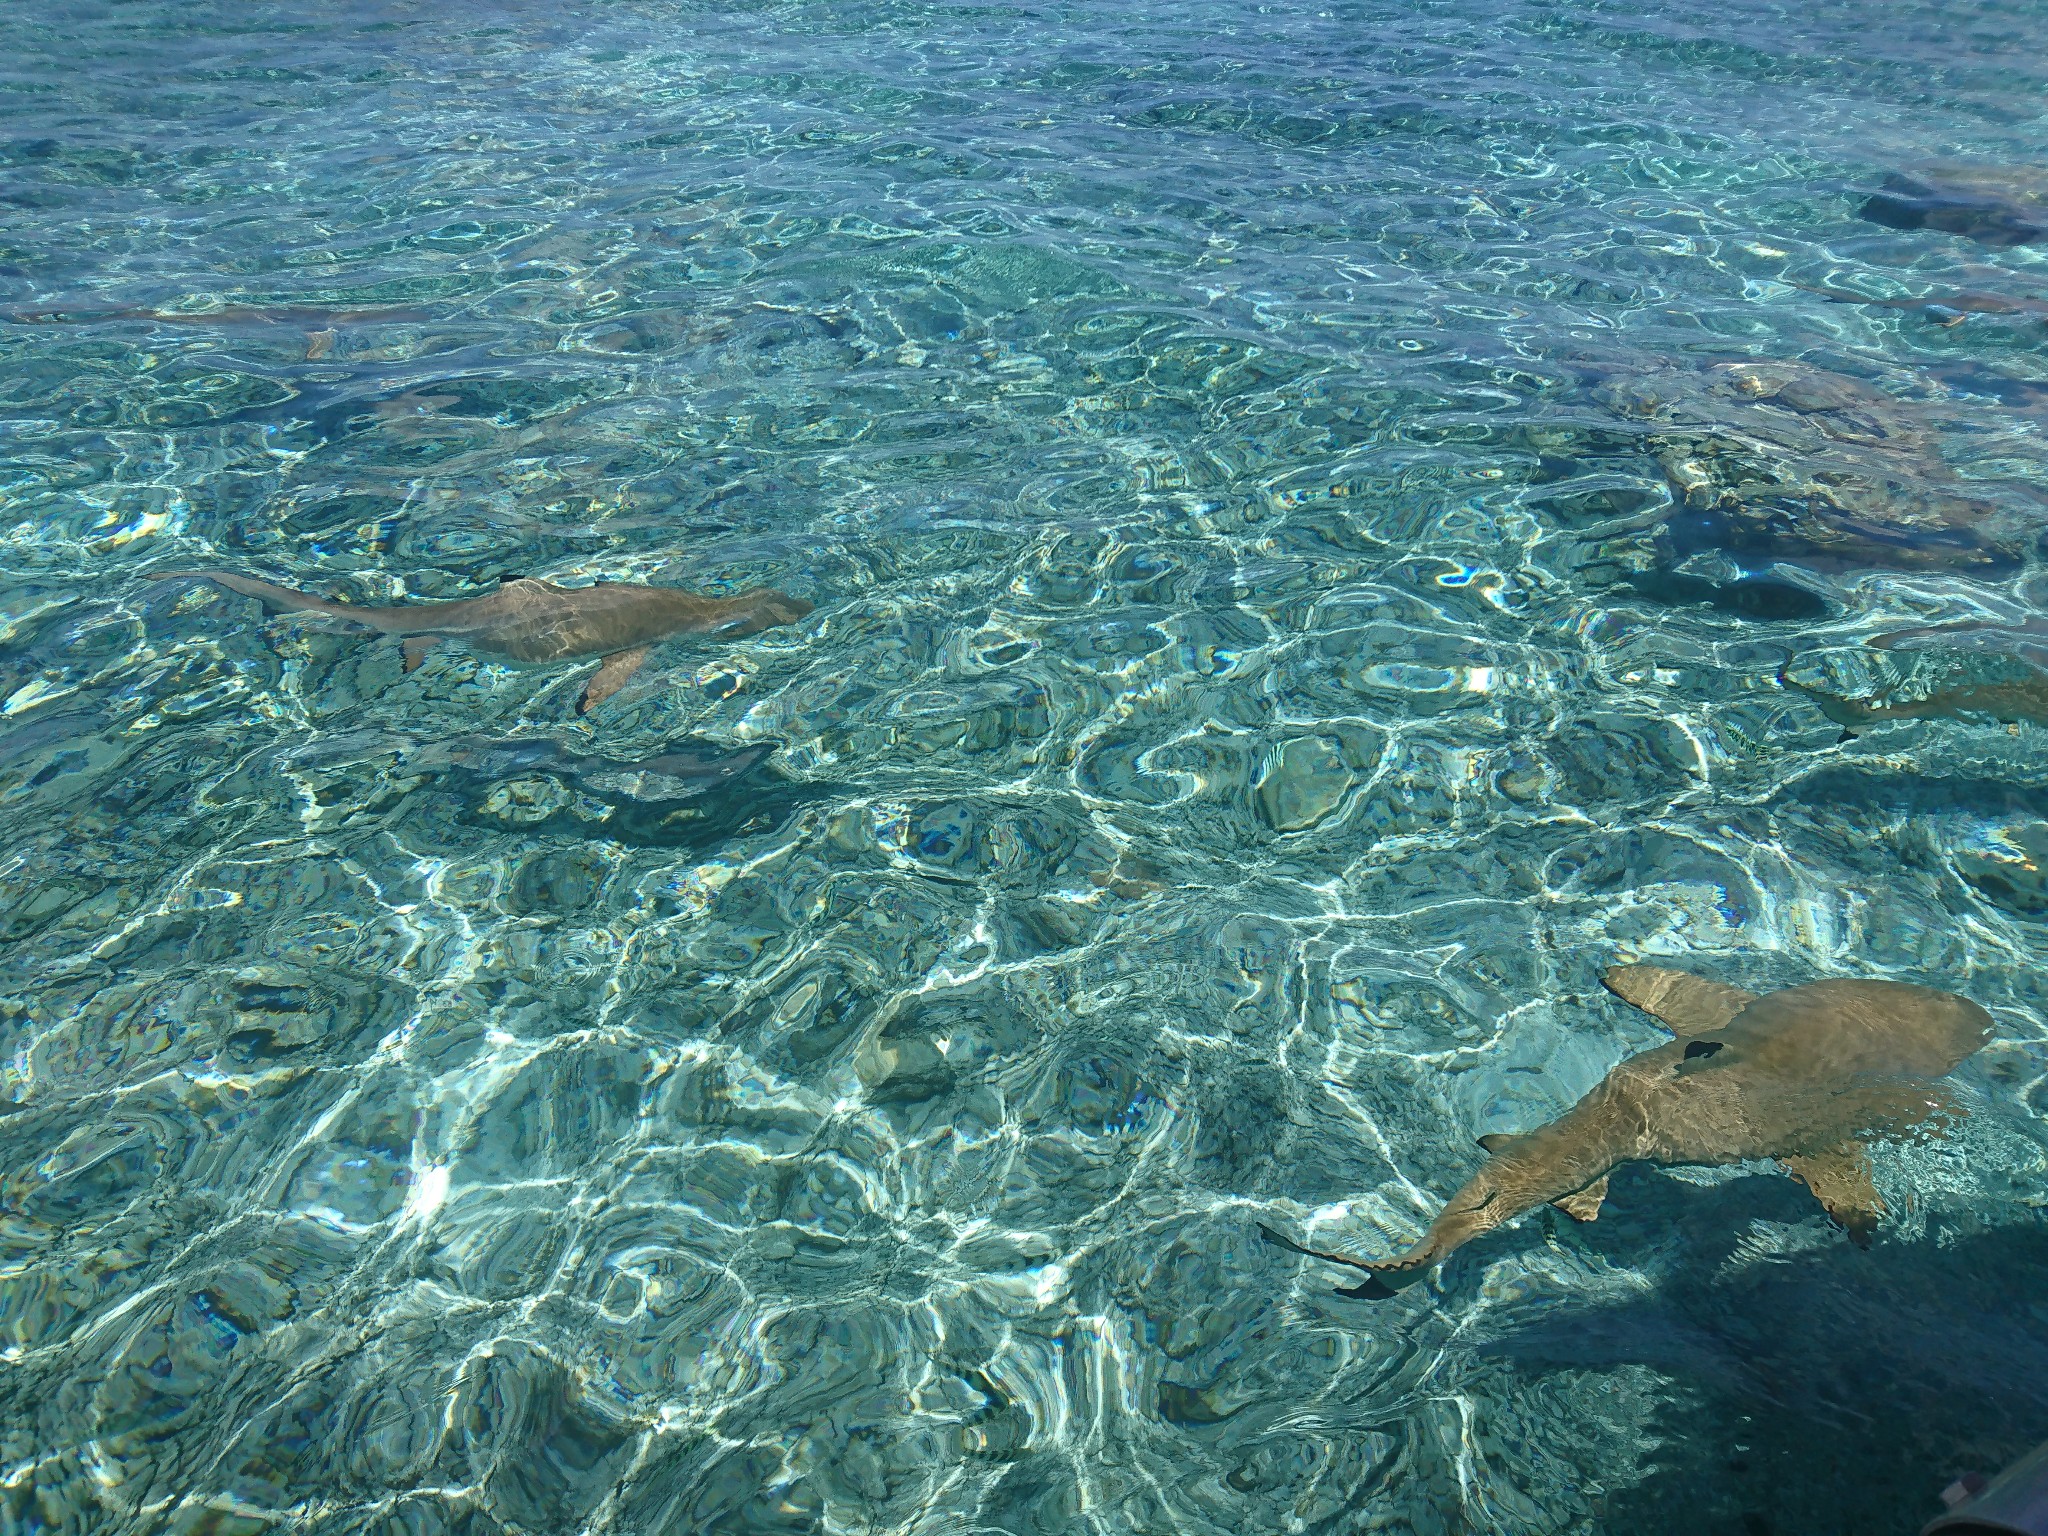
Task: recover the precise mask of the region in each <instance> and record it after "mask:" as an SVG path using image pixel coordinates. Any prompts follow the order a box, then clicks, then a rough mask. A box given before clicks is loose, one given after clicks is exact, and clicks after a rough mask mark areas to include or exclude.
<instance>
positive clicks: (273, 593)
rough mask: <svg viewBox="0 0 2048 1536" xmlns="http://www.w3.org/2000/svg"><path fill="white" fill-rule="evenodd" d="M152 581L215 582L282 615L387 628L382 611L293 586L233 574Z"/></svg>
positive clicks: (161, 575) (162, 576) (162, 574)
mask: <svg viewBox="0 0 2048 1536" xmlns="http://www.w3.org/2000/svg"><path fill="white" fill-rule="evenodd" d="M149 579H150V580H151V581H211V582H215V583H218V584H219V585H220V586H223V587H226V588H227V589H228V590H229V591H230V592H239V593H241V594H242V595H243V596H244V597H253V598H255V599H256V600H257V601H258V602H260V603H262V604H263V605H264V606H265V607H267V608H270V609H272V610H275V611H277V612H282V613H324V614H327V615H330V616H331V617H333V618H337V619H348V620H350V621H352V622H354V623H357V624H367V625H369V626H370V627H371V628H373V629H382V628H384V627H385V626H384V625H383V624H381V623H379V622H378V617H377V616H378V615H379V614H380V613H381V612H382V610H380V609H376V608H363V607H360V606H358V605H356V604H352V603H337V602H335V601H334V600H333V599H332V598H326V597H315V596H313V594H312V593H310V592H300V591H297V590H295V589H294V588H291V587H281V586H279V585H278V584H277V583H276V582H274V581H259V580H257V579H256V578H255V577H254V576H237V575H235V573H234V572H232V571H152V572H150V573H149Z"/></svg>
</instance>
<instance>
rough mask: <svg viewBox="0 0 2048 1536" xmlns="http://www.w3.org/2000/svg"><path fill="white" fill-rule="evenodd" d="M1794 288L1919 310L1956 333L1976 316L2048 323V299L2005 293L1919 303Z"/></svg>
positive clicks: (1971, 292)
mask: <svg viewBox="0 0 2048 1536" xmlns="http://www.w3.org/2000/svg"><path fill="white" fill-rule="evenodd" d="M1790 286H1791V287H1794V288H1797V289H1799V290H1801V291H1802V292H1804V293H1817V294H1819V295H1820V296H1821V297H1822V298H1824V299H1826V300H1828V301H1829V302H1831V303H1835V304H1862V305H1865V306H1867V307H1869V308H1871V309H1906V310H1918V311H1919V312H1920V313H1921V314H1923V315H1925V316H1927V318H1928V319H1930V320H1932V321H1934V322H1935V323H1936V324H1938V325H1940V326H1943V327H1944V328H1947V329H1954V328H1955V327H1956V326H1959V325H1961V324H1962V323H1963V322H1964V321H1965V320H1967V319H1969V318H1970V316H1972V315H2025V316H2028V317H2030V318H2032V319H2035V320H2042V321H2048V299H2036V298H2027V297H2020V298H2015V297H2012V296H2011V295H2009V294H2003V293H1980V292H1978V291H1977V290H1975V289H1965V290H1964V291H1962V292H1961V293H1947V294H1929V295H1928V296H1927V297H1925V298H1919V299H1879V298H1872V297H1871V296H1870V295H1869V294H1867V293H1851V292H1850V291H1849V290H1848V289H1846V288H1819V287H1815V286H1814V285H1813V284H1812V283H1792V284H1791V285H1790Z"/></svg>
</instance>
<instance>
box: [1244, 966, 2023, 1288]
mask: <svg viewBox="0 0 2048 1536" xmlns="http://www.w3.org/2000/svg"><path fill="white" fill-rule="evenodd" d="M1602 979H1603V980H1604V981H1605V982H1606V984H1607V986H1608V988H1609V990H1611V991H1612V992H1614V993H1615V994H1616V995H1617V996H1619V997H1621V998H1623V999H1625V1000H1626V1001H1628V1002H1631V1003H1633V1004H1635V1005H1636V1006H1637V1007H1638V1008H1641V1009H1642V1010H1643V1011H1644V1012H1645V1013H1648V1014H1649V1015H1651V1017H1653V1018H1655V1019H1658V1020H1660V1021H1661V1022H1662V1023H1664V1024H1666V1025H1668V1026H1669V1027H1670V1029H1671V1030H1672V1032H1673V1034H1674V1035H1676V1037H1677V1038H1676V1039H1674V1040H1672V1041H1671V1042H1670V1043H1669V1044H1668V1045H1661V1046H1658V1047H1656V1048H1655V1049H1654V1050H1648V1051H1643V1052H1641V1053H1640V1054H1638V1055H1635V1056H1631V1057H1629V1058H1628V1059H1627V1060H1625V1061H1623V1062H1621V1063H1620V1064H1619V1065H1618V1066H1616V1067H1615V1068H1614V1070H1613V1071H1611V1072H1609V1073H1608V1074H1607V1076H1606V1077H1605V1078H1604V1079H1603V1080H1602V1081H1601V1082H1600V1084H1599V1085H1598V1086H1597V1087H1595V1088H1594V1089H1593V1090H1592V1092H1590V1093H1588V1094H1587V1095H1586V1096H1585V1097H1584V1098H1582V1099H1580V1100H1579V1102H1578V1103H1577V1104H1575V1105H1574V1106H1573V1107H1572V1108H1571V1109H1570V1110H1568V1111H1566V1113H1565V1114H1564V1115H1562V1116H1560V1117H1559V1118H1558V1119H1556V1120H1553V1121H1551V1122H1550V1123H1549V1124H1548V1125H1546V1126H1543V1127H1541V1128H1540V1129H1538V1130H1534V1131H1531V1132H1529V1133H1528V1134H1527V1135H1523V1136H1485V1137H1481V1138H1480V1143H1479V1144H1480V1145H1481V1146H1482V1147H1483V1148H1485V1150H1486V1151H1487V1152H1488V1153H1490V1154H1491V1156H1489V1157H1488V1159H1487V1161H1486V1164H1485V1166H1484V1167H1482V1168H1481V1169H1480V1170H1479V1172H1478V1173H1476V1174H1474V1175H1473V1176H1472V1178H1471V1180H1470V1181H1469V1182H1468V1183H1467V1184H1466V1185H1465V1187H1464V1188H1463V1189H1461V1190H1459V1191H1458V1192H1457V1193H1456V1194H1455V1195H1453V1196H1452V1197H1451V1199H1450V1201H1449V1202H1448V1203H1447V1204H1446V1205H1445V1206H1444V1208H1443V1210H1442V1211H1441V1212H1439V1213H1438V1215H1437V1218H1436V1220H1435V1221H1433V1222H1432V1223H1430V1227H1429V1230H1428V1231H1427V1232H1425V1233H1424V1234H1423V1236H1422V1240H1421V1241H1420V1242H1418V1243H1416V1244H1415V1246H1414V1247H1412V1248H1410V1249H1409V1250H1408V1251H1407V1252H1406V1253H1404V1254H1401V1255H1399V1256H1398V1257H1396V1258H1392V1259H1385V1260H1380V1261H1377V1262H1370V1261H1367V1260H1363V1259H1354V1258H1347V1257H1344V1256H1342V1255H1339V1254H1331V1253H1319V1252H1317V1251H1315V1250H1314V1249H1309V1248H1303V1247H1302V1246H1301V1245H1300V1244H1298V1243H1295V1242H1293V1241H1291V1240H1289V1239H1287V1238H1285V1237H1282V1236H1281V1235H1280V1234H1279V1233H1277V1232H1274V1231H1272V1230H1271V1229H1270V1228H1266V1227H1261V1228H1260V1231H1261V1232H1262V1233H1264V1235H1265V1236H1266V1238H1267V1240H1268V1241H1271V1242H1274V1243H1277V1244H1279V1245H1280V1246H1281V1247H1284V1248H1289V1249H1292V1250H1293V1251H1295V1252H1297V1253H1306V1254H1309V1255H1310V1256H1311V1257H1313V1258H1319V1259H1325V1260H1328V1261H1329V1262H1331V1263H1336V1264H1345V1265H1349V1266H1351V1267H1352V1268H1354V1269H1363V1270H1366V1271H1367V1272H1368V1273H1369V1274H1370V1276H1371V1278H1370V1279H1368V1280H1366V1281H1365V1282H1363V1283H1362V1284H1360V1285H1357V1286H1354V1287H1352V1288H1351V1289H1349V1290H1345V1291H1340V1292H1339V1293H1338V1294H1339V1295H1344V1296H1363V1297H1368V1298H1377V1297H1383V1296H1389V1295H1392V1294H1393V1292H1394V1291H1395V1289H1397V1288H1398V1286H1399V1284H1400V1283H1403V1282H1405V1281H1408V1280H1413V1279H1416V1278H1419V1277H1420V1276H1421V1275H1422V1274H1423V1273H1424V1272H1425V1271H1427V1270H1428V1269H1429V1268H1431V1267H1432V1266H1433V1265H1436V1264H1439V1263H1441V1262H1442V1261H1443V1260H1444V1259H1445V1258H1447V1257H1448V1256H1449V1255H1450V1254H1451V1253H1452V1252H1453V1251H1454V1250H1456V1249H1457V1248H1459V1247H1461V1246H1463V1245H1464V1244H1466V1243H1468V1242H1470V1241H1471V1240H1472V1239H1473V1238H1475V1237H1478V1236H1479V1235H1480V1234H1482V1233H1485V1232H1490V1231H1492V1230H1493V1229H1494V1228H1495V1227H1497V1226H1500V1225H1501V1224H1502V1223H1503V1222H1507V1221H1511V1220H1513V1219H1514V1218H1515V1217H1517V1216H1519V1215H1521V1214H1522V1213H1523V1212H1525V1211H1531V1210H1534V1209H1535V1208H1536V1207H1537V1206H1539V1205H1544V1204H1546V1203H1547V1204H1551V1205H1555V1206H1557V1207H1558V1208H1559V1209H1560V1210H1562V1211H1564V1212H1565V1213H1566V1214H1567V1215H1569V1216H1573V1217H1575V1218H1577V1219H1578V1220H1580V1221H1591V1220H1593V1219H1594V1218H1595V1217H1597V1216H1598V1215H1599V1214H1600V1202H1601V1201H1602V1200H1603V1199H1604V1198H1605V1197H1606V1194H1607V1178H1608V1175H1609V1174H1610V1173H1611V1172H1612V1171H1613V1170H1614V1169H1615V1168H1617V1167H1619V1166H1620V1165H1621V1164H1623V1163H1632V1162H1648V1163H1704V1164H1717V1163H1740V1162H1747V1161H1749V1160H1750V1159H1752V1158H1775V1159H1777V1160H1778V1162H1780V1163H1781V1164H1783V1165H1784V1167H1785V1168H1786V1169H1787V1171H1789V1172H1790V1173H1792V1174H1793V1175H1794V1176H1795V1177H1797V1178H1798V1179H1800V1180H1801V1181H1802V1182H1804V1183H1805V1184H1806V1186H1807V1187H1808V1188H1809V1189H1811V1190H1812V1191H1813V1193H1814V1194H1815V1195H1816V1196H1817V1197H1818V1198H1819V1200H1820V1202H1821V1204H1822V1205H1823V1206H1824V1207H1826V1209H1827V1213H1828V1215H1829V1216H1831V1217H1832V1218H1833V1219H1834V1220H1835V1221H1836V1222H1837V1223H1839V1224H1840V1225H1841V1226H1843V1227H1844V1228H1846V1229H1847V1231H1848V1233H1849V1236H1850V1237H1851V1239H1853V1240H1854V1241H1855V1242H1856V1243H1857V1245H1858V1246H1867V1245H1868V1243H1869V1241H1870V1234H1871V1232H1872V1230H1873V1229H1874V1228H1875V1227H1876V1226H1877V1223H1878V1221H1879V1220H1880V1219H1881V1218H1882V1217H1883V1215H1884V1202H1883V1201H1882V1200H1881V1199H1880V1198H1879V1196H1878V1193H1877V1189H1876V1187H1875V1185H1873V1183H1872V1182H1871V1175H1870V1162H1869V1159H1868V1158H1867V1156H1866V1155H1865V1151H1864V1144H1865V1142H1866V1141H1869V1140H1872V1139H1876V1138H1880V1137H1893V1138H1896V1137H1900V1136H1905V1135H1910V1134H1913V1133H1914V1132H1916V1131H1919V1132H1925V1131H1928V1130H1931V1129H1933V1128H1934V1127H1933V1125H1932V1122H1934V1121H1936V1120H1938V1119H1940V1118H1942V1117H1945V1116H1953V1115H1955V1114H1956V1113H1957V1112H1958V1111H1957V1109H1956V1107H1955V1104H1954V1102H1953V1100H1952V1099H1951V1098H1950V1097H1949V1096H1948V1094H1947V1093H1945V1092H1944V1091H1943V1089H1942V1088H1941V1086H1940V1085H1939V1084H1938V1083H1937V1082H1936V1079H1937V1078H1940V1077H1943V1076H1945V1075H1946V1074H1948V1073H1949V1072H1951V1071H1953V1070H1954V1069H1955V1068H1956V1066H1957V1065H1958V1064H1959V1063H1960V1062H1961V1061H1962V1060H1963V1058H1964V1057H1966V1056H1968V1055H1970V1054H1971V1052H1973V1051H1975V1050H1976V1049H1977V1048H1978V1047H1979V1046H1981V1045H1983V1044H1984V1042H1985V1040H1986V1039H1988V1038H1989V1036H1990V1033H1991V1015H1989V1014H1988V1013H1986V1012H1985V1011H1984V1010H1983V1009H1982V1008H1980V1007H1978V1006H1977V1005H1976V1004H1975V1003H1973V1002H1970V1001H1969V1000H1968V999H1966V998H1961V997H1956V996H1954V995H1952V994H1951V993H1947V992H1937V991H1935V990H1933V989H1932V988H1930V987H1916V986H1911V985H1909V984H1907V983H1904V982H1896V981H1820V982H1814V983H1812V984H1811V985H1809V986H1803V987H1792V988H1789V989H1787V990H1785V991H1783V992H1773V993H1771V994H1770V995H1769V996H1767V997H1758V996H1757V995H1756V994H1754V993H1751V992H1744V991H1742V990H1741V989H1740V988H1738V987H1731V986H1726V985H1724V984H1723V983H1721V982H1717V981H1708V980H1706V979H1705V978H1703V977H1699V976H1693V975H1690V974H1688V973H1686V972H1684V971H1673V970H1666V969H1665V968H1664V967H1662V966H1655V965H1619V966H1615V967H1613V968H1612V969H1611V970H1609V971H1608V972H1607V974H1606V976H1605V977H1603V978H1602ZM1389 1280H1392V1281H1394V1283H1393V1284H1389Z"/></svg>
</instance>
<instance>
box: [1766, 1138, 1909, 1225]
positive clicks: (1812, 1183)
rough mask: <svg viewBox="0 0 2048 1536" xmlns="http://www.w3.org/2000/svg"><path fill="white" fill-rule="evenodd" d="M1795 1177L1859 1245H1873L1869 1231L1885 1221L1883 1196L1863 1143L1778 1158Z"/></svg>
mask: <svg viewBox="0 0 2048 1536" xmlns="http://www.w3.org/2000/svg"><path fill="white" fill-rule="evenodd" d="M1778 1161H1779V1162H1781V1163H1782V1164H1784V1166H1785V1170H1786V1171H1787V1172H1788V1173H1790V1174H1791V1175H1792V1177H1793V1178H1795V1179H1797V1180H1799V1182H1800V1183H1802V1184H1804V1185H1805V1186H1806V1187H1807V1188H1808V1189H1810V1190H1812V1191H1813V1195H1814V1198H1815V1199H1816V1200H1818V1201H1820V1203H1821V1205H1822V1206H1823V1207H1824V1208H1825V1209H1826V1211H1827V1213H1828V1215H1829V1216H1830V1217H1831V1218H1832V1219H1833V1220H1834V1222H1835V1224H1836V1225H1837V1226H1839V1227H1841V1229H1842V1230H1843V1231H1845V1232H1847V1233H1848V1234H1849V1240H1850V1241H1851V1242H1852V1243H1854V1244H1855V1245H1856V1246H1857V1247H1858V1248H1868V1247H1869V1246H1870V1234H1871V1233H1872V1232H1874V1231H1876V1230H1877V1224H1878V1223H1879V1222H1880V1221H1882V1220H1884V1197H1883V1196H1882V1195H1880V1194H1878V1192H1877V1186H1876V1184H1874V1183H1872V1182H1871V1177H1870V1159H1869V1158H1868V1157H1866V1156H1865V1155H1864V1152H1863V1143H1862V1142H1860V1141H1845V1142H1843V1143H1842V1145H1840V1146H1839V1147H1831V1148H1830V1149H1829V1150H1827V1151H1825V1152H1815V1153H1812V1154H1810V1155H1808V1156H1806V1157H1783V1158H1780V1159H1778Z"/></svg>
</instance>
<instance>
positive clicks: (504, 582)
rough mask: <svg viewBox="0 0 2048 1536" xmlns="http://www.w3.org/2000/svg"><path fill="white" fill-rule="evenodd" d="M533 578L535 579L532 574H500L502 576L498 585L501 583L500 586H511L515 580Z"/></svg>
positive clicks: (529, 579)
mask: <svg viewBox="0 0 2048 1536" xmlns="http://www.w3.org/2000/svg"><path fill="white" fill-rule="evenodd" d="M531 580H533V578H532V577H531V576H500V577H499V578H498V585H499V586H501V587H509V586H511V585H512V583H513V582H515V581H531Z"/></svg>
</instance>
